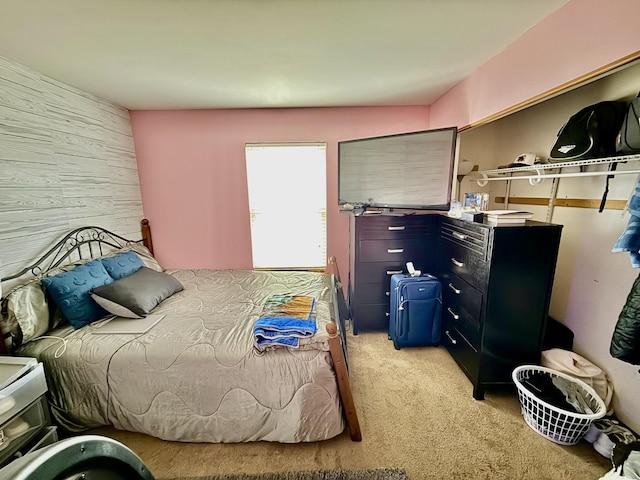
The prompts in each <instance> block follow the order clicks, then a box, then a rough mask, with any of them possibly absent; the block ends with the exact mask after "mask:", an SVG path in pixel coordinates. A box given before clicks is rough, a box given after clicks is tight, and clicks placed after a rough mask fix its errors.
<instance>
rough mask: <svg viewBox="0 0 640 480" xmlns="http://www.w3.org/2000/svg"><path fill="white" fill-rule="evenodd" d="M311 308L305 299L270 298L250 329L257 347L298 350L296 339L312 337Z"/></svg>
mask: <svg viewBox="0 0 640 480" xmlns="http://www.w3.org/2000/svg"><path fill="white" fill-rule="evenodd" d="M314 306H315V298H314V297H311V296H308V295H271V296H270V297H269V298H268V299H267V301H266V302H265V305H264V307H263V311H262V315H261V316H260V318H258V320H256V323H255V324H254V326H253V334H254V336H255V338H256V342H257V344H258V345H259V346H267V345H281V346H286V347H294V348H295V347H298V345H299V339H300V338H307V337H312V336H313V335H314V334H315V333H316V330H317V326H316V322H315V319H314V318H313V317H314Z"/></svg>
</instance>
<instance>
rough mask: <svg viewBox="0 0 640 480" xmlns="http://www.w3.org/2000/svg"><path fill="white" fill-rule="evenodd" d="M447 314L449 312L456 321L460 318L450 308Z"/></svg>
mask: <svg viewBox="0 0 640 480" xmlns="http://www.w3.org/2000/svg"><path fill="white" fill-rule="evenodd" d="M447 312H449V314H450V315H451V316H452V317H453V319H454V320H458V319H459V318H460V315H458V314H457V313H456V312H454V311H453V310H451V308H449V307H447Z"/></svg>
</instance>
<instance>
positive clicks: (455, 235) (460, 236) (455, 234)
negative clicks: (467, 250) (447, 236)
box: [451, 232, 468, 240]
mask: <svg viewBox="0 0 640 480" xmlns="http://www.w3.org/2000/svg"><path fill="white" fill-rule="evenodd" d="M451 235H453V236H454V237H456V238H457V239H458V240H466V239H467V238H468V235H464V234H462V233H459V232H451Z"/></svg>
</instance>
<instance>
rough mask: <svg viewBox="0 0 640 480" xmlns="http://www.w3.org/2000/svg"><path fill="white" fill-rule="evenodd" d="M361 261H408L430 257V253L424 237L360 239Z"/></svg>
mask: <svg viewBox="0 0 640 480" xmlns="http://www.w3.org/2000/svg"><path fill="white" fill-rule="evenodd" d="M359 248H360V257H359V260H360V261H361V262H394V261H399V262H408V261H413V260H421V259H425V258H428V257H429V255H430V252H429V249H428V247H427V244H426V243H425V241H424V240H423V239H419V238H409V239H403V240H360V242H359Z"/></svg>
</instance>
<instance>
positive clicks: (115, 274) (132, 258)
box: [101, 251, 144, 280]
mask: <svg viewBox="0 0 640 480" xmlns="http://www.w3.org/2000/svg"><path fill="white" fill-rule="evenodd" d="M101 261H102V265H104V268H105V269H106V270H107V272H108V273H109V275H110V276H111V278H113V279H114V280H119V279H121V278H124V277H128V276H129V275H131V274H132V273H134V272H137V271H138V270H140V269H141V268H142V267H144V264H143V263H142V260H141V259H140V257H139V256H138V255H136V253H135V252H131V251H129V252H125V253H121V254H120V255H116V256H115V257H108V258H103V259H101Z"/></svg>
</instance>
